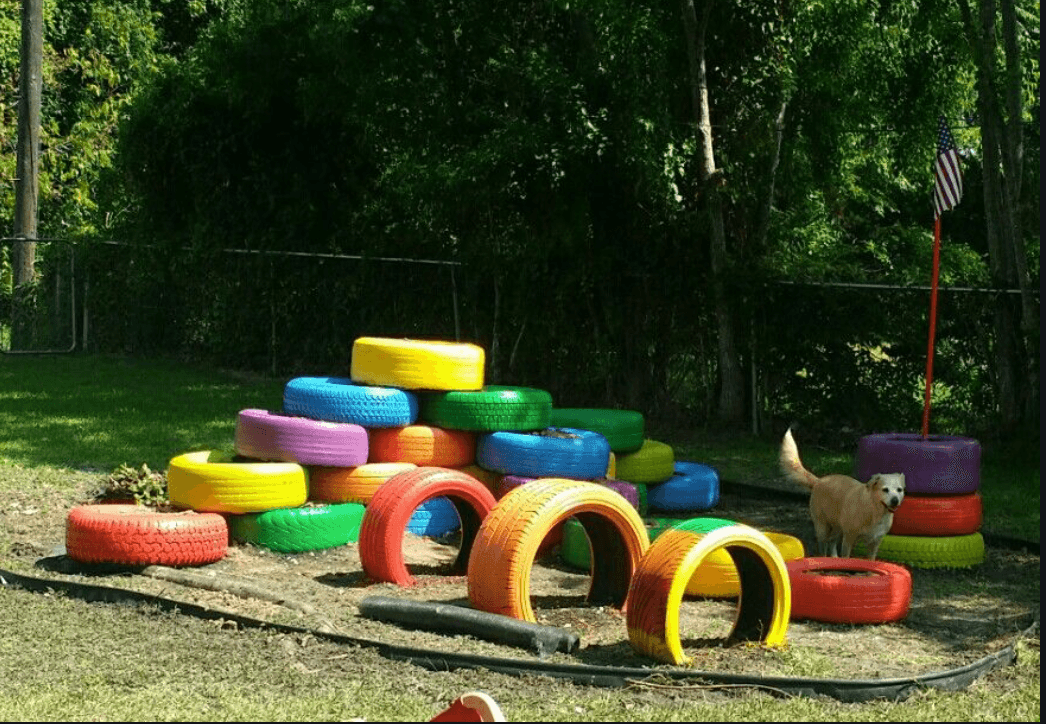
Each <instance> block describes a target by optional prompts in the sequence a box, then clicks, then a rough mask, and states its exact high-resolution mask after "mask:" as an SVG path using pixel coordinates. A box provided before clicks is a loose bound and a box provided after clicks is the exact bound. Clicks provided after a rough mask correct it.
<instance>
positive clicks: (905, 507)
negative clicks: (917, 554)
mask: <svg viewBox="0 0 1046 724" xmlns="http://www.w3.org/2000/svg"><path fill="white" fill-rule="evenodd" d="M983 519H984V506H983V504H982V502H981V495H980V493H970V494H968V495H941V496H938V495H906V496H904V500H902V501H901V504H900V505H899V506H897V510H895V511H894V514H893V525H892V526H890V533H892V534H893V535H927V536H954V535H969V534H970V533H976V532H977V531H979V530H980V529H981V523H982V522H983Z"/></svg>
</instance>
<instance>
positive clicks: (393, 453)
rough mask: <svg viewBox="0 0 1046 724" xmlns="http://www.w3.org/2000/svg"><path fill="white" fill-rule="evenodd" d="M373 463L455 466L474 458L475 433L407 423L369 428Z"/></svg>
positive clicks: (465, 463) (470, 461) (474, 459)
mask: <svg viewBox="0 0 1046 724" xmlns="http://www.w3.org/2000/svg"><path fill="white" fill-rule="evenodd" d="M370 461H371V462H372V463H414V464H415V465H424V466H429V467H437V468H456V467H462V466H465V465H470V464H472V463H474V462H475V461H476V436H475V434H474V433H471V432H464V431H461V430H444V429H443V428H441V427H431V426H429V425H407V426H406V427H388V428H383V429H380V430H371V431H370Z"/></svg>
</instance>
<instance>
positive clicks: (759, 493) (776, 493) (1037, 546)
mask: <svg viewBox="0 0 1046 724" xmlns="http://www.w3.org/2000/svg"><path fill="white" fill-rule="evenodd" d="M719 492H720V494H722V493H727V492H729V493H734V494H737V495H744V496H747V497H753V498H761V499H763V500H773V499H780V498H785V499H786V500H796V501H809V500H810V494H809V493H804V492H802V491H799V490H796V491H794V492H793V491H791V490H779V489H777V488H770V487H764V486H762V485H753V484H751V483H740V482H738V481H736V480H722V479H720V481H719ZM978 532H979V533H980V534H981V536H982V537H983V538H984V545H985V546H988V547H991V548H1004V549H1006V550H1010V551H1028V552H1029V553H1034V554H1035V555H1037V556H1040V557H1041V556H1042V544H1041V543H1040V542H1039V541H1034V540H1025V539H1023V538H1015V537H1013V536H1009V535H1002V534H1000V533H990V532H988V533H986V532H985V531H984V527H983V525H982V527H981V530H980V531H978Z"/></svg>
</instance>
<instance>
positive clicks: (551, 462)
mask: <svg viewBox="0 0 1046 724" xmlns="http://www.w3.org/2000/svg"><path fill="white" fill-rule="evenodd" d="M557 434H558V435H563V436H562V437H556V436H553V435H557ZM609 462H610V444H609V443H608V442H607V439H606V438H605V437H603V436H602V435H600V434H599V433H597V432H592V431H590V430H575V429H572V428H548V429H546V430H544V431H542V433H520V432H492V433H490V434H487V435H480V436H479V439H478V441H477V443H476V463H477V464H478V465H479V466H480V467H483V468H486V469H487V470H492V471H494V472H496V473H501V474H503V475H520V476H523V477H529V478H547V477H557V478H572V479H575V480H591V479H593V478H600V477H602V476H603V475H605V474H606V471H607V467H608V466H609Z"/></svg>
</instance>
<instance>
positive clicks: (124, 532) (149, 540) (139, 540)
mask: <svg viewBox="0 0 1046 724" xmlns="http://www.w3.org/2000/svg"><path fill="white" fill-rule="evenodd" d="M228 546H229V527H228V525H227V524H226V523H225V518H223V517H222V516H220V515H218V514H217V513H196V512H193V511H185V512H180V513H160V512H157V511H155V510H152V509H150V508H145V507H142V506H140V505H81V506H78V507H76V508H73V509H72V510H70V511H69V514H68V515H67V516H66V527H65V550H66V554H67V555H68V556H69V557H70V558H72V559H73V560H74V561H79V562H80V563H122V564H127V565H136V566H149V565H157V566H199V565H205V564H207V563H214V562H215V561H218V560H221V559H222V558H224V557H225V554H226V552H227V551H228Z"/></svg>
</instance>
